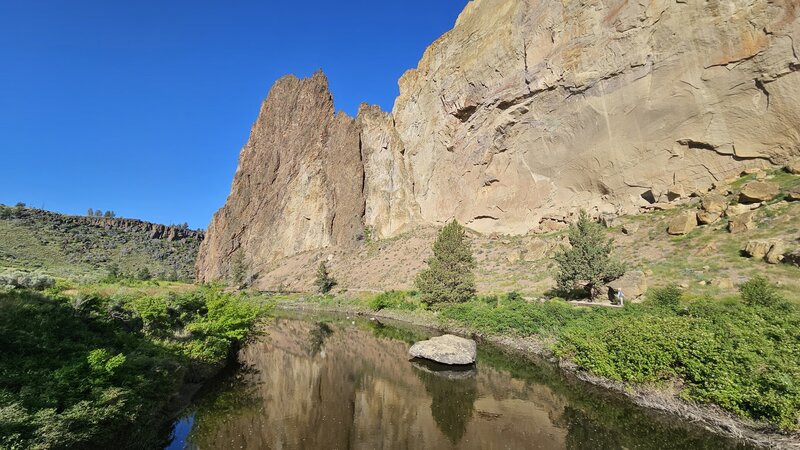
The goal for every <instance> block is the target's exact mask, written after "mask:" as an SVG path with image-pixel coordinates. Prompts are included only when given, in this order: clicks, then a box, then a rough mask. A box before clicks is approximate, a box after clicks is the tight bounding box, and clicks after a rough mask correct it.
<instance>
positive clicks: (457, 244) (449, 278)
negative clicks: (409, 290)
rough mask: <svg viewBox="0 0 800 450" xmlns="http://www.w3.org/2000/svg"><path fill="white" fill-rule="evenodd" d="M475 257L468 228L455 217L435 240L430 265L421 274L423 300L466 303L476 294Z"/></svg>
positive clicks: (420, 285) (432, 302) (418, 282)
mask: <svg viewBox="0 0 800 450" xmlns="http://www.w3.org/2000/svg"><path fill="white" fill-rule="evenodd" d="M473 269H475V258H474V257H473V256H472V248H471V247H470V244H469V241H468V239H467V235H466V229H465V228H464V227H462V226H461V225H460V224H459V223H458V222H456V221H455V220H453V221H452V222H450V223H448V224H447V225H445V226H444V227H443V228H442V229H441V231H439V236H437V238H436V241H435V242H434V243H433V257H432V258H431V259H429V260H428V268H427V269H425V270H423V271H422V272H420V273H419V274H418V275H417V279H416V285H417V289H419V292H420V295H421V299H422V301H423V302H425V303H427V304H428V305H431V304H434V303H456V302H465V301H467V300H469V299H471V298H472V297H473V296H474V295H475V274H473V273H472V271H473Z"/></svg>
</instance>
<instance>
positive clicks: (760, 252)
mask: <svg viewBox="0 0 800 450" xmlns="http://www.w3.org/2000/svg"><path fill="white" fill-rule="evenodd" d="M773 245H775V242H774V241H767V240H762V239H754V240H751V241H747V244H745V246H744V249H742V252H744V254H745V255H747V256H748V257H750V258H754V259H764V257H765V256H767V253H769V252H770V250H771V249H772V247H773Z"/></svg>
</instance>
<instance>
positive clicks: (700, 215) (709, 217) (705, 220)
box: [697, 211, 722, 225]
mask: <svg viewBox="0 0 800 450" xmlns="http://www.w3.org/2000/svg"><path fill="white" fill-rule="evenodd" d="M720 217H722V214H720V213H718V212H709V211H697V221H698V222H699V223H700V225H711V224H712V223H714V222H716V221H718V220H719V218H720Z"/></svg>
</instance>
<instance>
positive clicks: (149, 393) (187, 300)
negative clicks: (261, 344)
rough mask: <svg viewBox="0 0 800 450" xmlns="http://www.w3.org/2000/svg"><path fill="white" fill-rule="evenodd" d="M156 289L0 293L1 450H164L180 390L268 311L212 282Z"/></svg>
mask: <svg viewBox="0 0 800 450" xmlns="http://www.w3.org/2000/svg"><path fill="white" fill-rule="evenodd" d="M105 290H108V287H106V289H105ZM152 290H153V289H152V288H148V289H141V290H136V289H119V290H118V292H116V293H112V294H100V293H96V292H92V291H91V290H88V291H85V290H82V291H81V292H78V293H77V294H75V293H72V294H71V295H65V294H63V293H61V292H59V291H60V289H59V288H58V287H55V288H51V289H49V290H48V291H46V292H44V293H41V292H34V291H31V290H23V289H13V290H9V289H3V290H0V348H3V349H6V350H5V351H4V355H3V358H2V359H0V375H2V376H0V448H3V449H68V448H86V449H94V448H109V447H110V446H113V447H114V448H132V449H134V448H135V449H139V448H157V447H159V446H163V445H164V444H166V442H164V441H165V439H167V436H166V435H165V433H164V426H163V424H164V422H165V421H168V420H170V419H171V417H170V416H169V414H170V413H171V411H170V410H174V404H172V403H174V402H175V401H176V399H177V398H179V397H180V393H181V391H182V390H185V388H186V386H187V384H189V383H200V382H203V381H205V380H208V379H209V378H211V377H213V376H214V375H215V374H216V373H218V372H219V371H220V370H221V369H222V368H224V367H225V366H226V364H227V363H228V362H229V355H230V354H231V351H232V350H235V349H236V348H238V345H239V344H241V343H243V342H245V341H246V340H247V339H248V338H249V337H250V336H251V335H252V333H253V330H254V327H255V325H256V323H257V321H258V320H259V318H260V317H261V316H262V315H263V314H264V313H265V312H266V311H267V310H268V308H269V307H268V306H263V302H261V304H259V302H257V301H256V300H254V299H252V298H249V297H248V296H246V295H245V294H231V293H226V292H223V290H222V289H221V288H220V287H215V286H204V287H188V289H184V290H183V291H182V292H174V291H167V292H158V293H156V294H152V293H150V294H148V291H152ZM120 436H124V439H120Z"/></svg>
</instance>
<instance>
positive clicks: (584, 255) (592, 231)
mask: <svg viewBox="0 0 800 450" xmlns="http://www.w3.org/2000/svg"><path fill="white" fill-rule="evenodd" d="M569 244H570V246H569V247H563V246H562V248H561V252H560V253H558V254H557V255H556V257H555V260H556V263H558V268H559V270H558V274H557V275H556V282H557V283H558V289H559V290H561V291H562V292H564V293H569V292H572V290H573V289H574V288H575V286H576V285H578V284H583V286H584V289H585V290H586V294H587V295H588V296H589V298H592V299H594V298H596V297H597V296H598V295H599V293H600V289H598V287H599V286H600V285H602V284H603V283H607V282H609V281H612V280H614V279H616V278H619V277H620V276H622V275H623V274H624V273H625V269H624V268H623V266H622V264H621V263H620V262H618V261H617V260H615V259H613V258H612V257H611V251H612V249H613V240H611V239H607V238H606V237H605V231H604V230H603V226H602V225H600V224H599V223H596V222H593V221H592V220H591V219H590V218H589V216H588V215H587V214H586V211H583V210H581V212H580V215H579V216H578V222H577V223H575V224H574V225H571V226H570V227H569Z"/></svg>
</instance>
